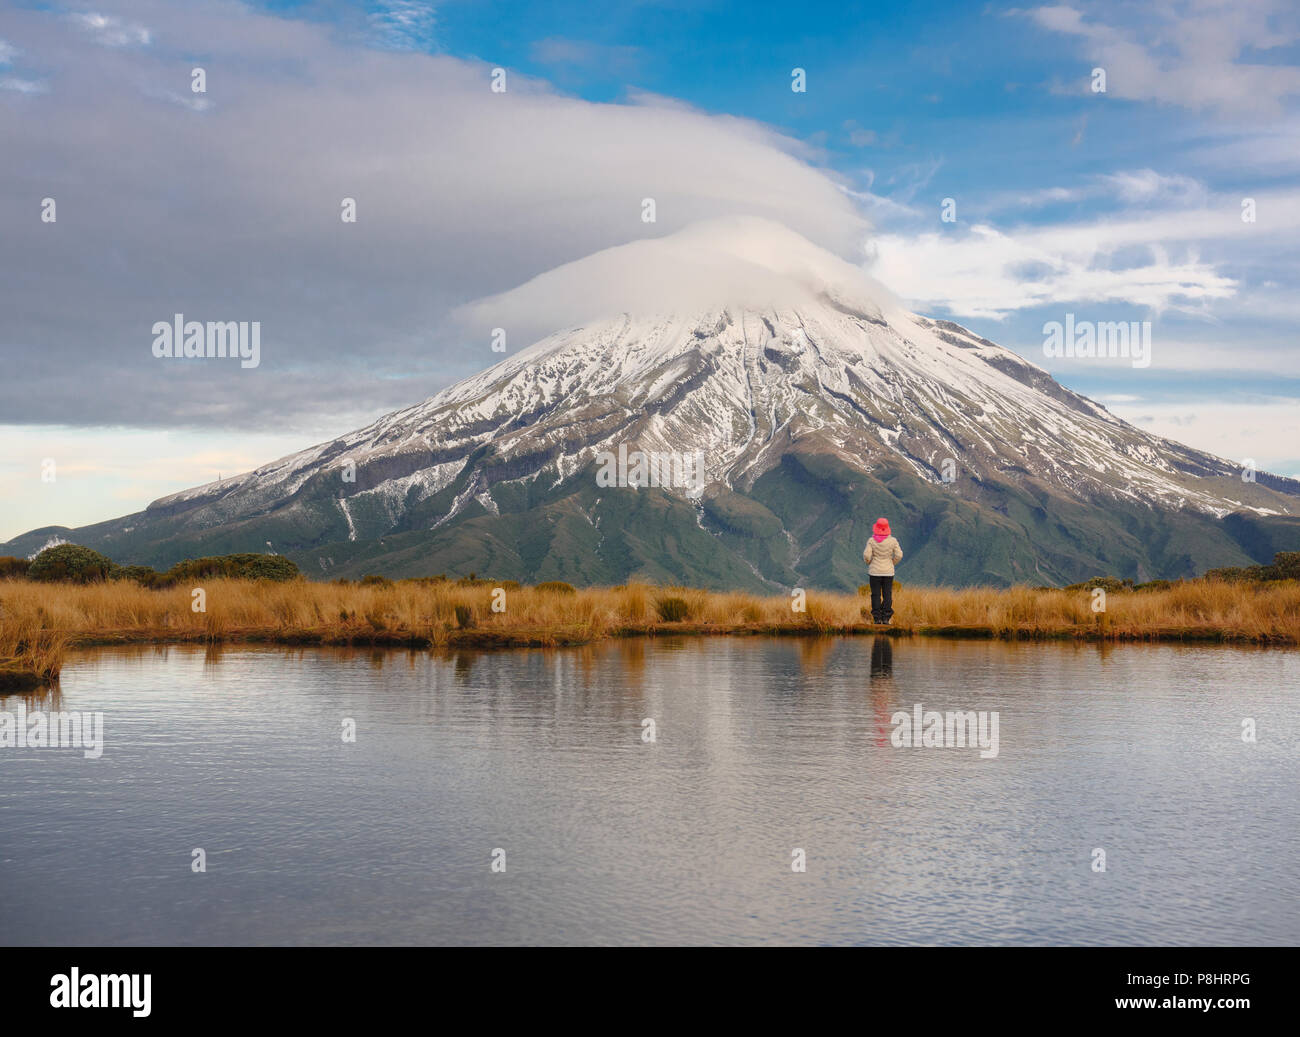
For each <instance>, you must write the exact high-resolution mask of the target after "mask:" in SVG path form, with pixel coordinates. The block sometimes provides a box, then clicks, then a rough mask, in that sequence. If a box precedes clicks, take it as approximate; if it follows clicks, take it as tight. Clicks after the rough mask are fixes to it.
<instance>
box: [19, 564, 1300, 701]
mask: <svg viewBox="0 0 1300 1037" xmlns="http://www.w3.org/2000/svg"><path fill="white" fill-rule="evenodd" d="M202 586H203V588H204V590H205V592H206V596H207V600H206V606H207V610H206V612H194V611H193V610H192V608H191V601H192V599H191V595H190V590H191V589H190V588H189V587H188V586H177V587H170V588H165V589H161V590H151V589H148V588H145V587H140V586H138V585H136V584H133V583H130V582H127V581H117V582H108V583H95V584H84V585H78V584H49V583H32V582H28V581H26V580H21V579H9V580H0V672H4V673H8V674H11V675H12V674H17V673H25V674H27V675H28V676H29V677H32V676H36V677H43V678H46V679H49V678H53V677H56V676H57V674H58V669H59V665H60V662H61V660H62V656H63V652H64V650H65V649H66V648H68V647H70V646H74V645H86V644H108V643H118V642H133V641H157V642H181V641H202V642H222V641H278V642H285V643H304V644H406V645H412V646H417V647H435V648H436V647H444V646H449V645H475V644H477V645H485V646H491V645H508V644H533V645H556V644H576V643H584V642H588V641H593V640H598V639H600V638H603V637H608V636H621V635H630V634H653V633H655V632H656V631H674V632H687V633H700V634H709V633H729V634H741V633H764V634H786V633H792V634H807V633H823V634H833V633H861V632H867V631H871V630H875V629H879V628H874V627H872V626H871V624H870V622H869V613H867V611H866V608H865V606H866V605H867V600H866V599H865V598H864V597H862V596H860V595H857V594H832V593H822V592H818V591H812V592H809V593H808V595H807V606H806V610H805V611H804V612H795V611H793V610H792V608H791V599H790V598H789V597H788V596H782V595H773V596H762V595H754V594H744V593H737V592H720V593H714V592H710V591H704V590H699V589H695V588H684V587H655V586H650V585H647V584H637V583H633V584H629V585H627V586H623V587H612V588H610V587H598V588H588V589H578V590H576V591H571V590H568V589H564V590H560V589H558V588H550V589H548V588H545V587H520V588H517V589H516V588H513V587H507V589H506V592H505V602H506V609H505V611H504V612H494V611H492V602H493V588H494V587H496V586H501V584H496V583H493V582H491V581H487V582H481V583H475V584H469V585H466V584H459V583H453V582H439V583H427V582H426V583H419V582H416V581H398V582H396V583H385V584H379V583H372V584H357V583H350V584H339V583H312V582H308V581H306V580H294V581H290V582H284V583H272V582H266V581H250V580H236V579H210V580H205V581H203V583H202ZM667 599H678V600H680V602H682V603H684V606H685V612H684V614H682V613H681V609H680V607H679V606H676V605H674V606H673V607H672V608H671V609H670V610H668V611H669V614H671V615H673V616H677V615H679V614H681V615H682V616H683V618H682V619H680V620H674V621H672V622H668V621H665V620H664V619H663V618H662V610H661V609H660V607H659V606H660V604H661V603H662V602H664V601H665V600H667ZM1091 603H1092V595H1091V594H1090V593H1089V592H1088V591H1086V590H1083V591H1080V590H1042V589H1033V588H1029V587H1012V588H1009V589H1005V590H999V589H994V588H981V587H976V588H968V589H963V590H949V589H944V588H918V587H913V586H911V585H908V586H906V587H903V588H900V589H899V590H898V591H896V593H895V596H894V608H895V626H894V628H893V629H892V630H891V632H892V633H895V634H901V635H907V634H931V635H948V636H975V637H1002V638H1013V637H1020V638H1087V639H1114V640H1180V639H1181V640H1211V641H1236V642H1253V643H1260V644H1269V643H1272V644H1300V583H1297V582H1296V581H1282V582H1276V583H1266V584H1247V583H1227V582H1221V581H1215V580H1191V581H1186V582H1182V583H1176V584H1173V585H1172V586H1170V587H1169V588H1166V589H1157V590H1144V591H1123V592H1113V593H1111V594H1109V595H1108V597H1107V601H1106V606H1107V610H1106V612H1105V613H1101V614H1097V613H1094V612H1093V611H1092V607H1091Z"/></svg>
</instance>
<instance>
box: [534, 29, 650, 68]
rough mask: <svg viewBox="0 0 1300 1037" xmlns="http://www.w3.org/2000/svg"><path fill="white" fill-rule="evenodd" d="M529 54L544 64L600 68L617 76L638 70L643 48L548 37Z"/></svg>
mask: <svg viewBox="0 0 1300 1037" xmlns="http://www.w3.org/2000/svg"><path fill="white" fill-rule="evenodd" d="M529 54H530V55H531V56H532V59H533V60H534V61H536V62H537V63H538V64H541V65H547V66H551V67H557V68H558V67H565V66H568V67H573V68H580V69H584V70H591V69H599V70H602V71H606V72H611V73H613V74H615V75H627V74H629V73H631V72H633V71H635V70H636V69H637V68H638V67H639V66H640V64H641V58H642V53H641V49H640V48H639V47H633V46H628V45H626V44H606V43H593V42H591V41H590V40H573V39H568V38H567V37H563V36H548V37H547V38H546V39H544V40H537V41H536V42H535V43H533V44H532V46H531V47H529Z"/></svg>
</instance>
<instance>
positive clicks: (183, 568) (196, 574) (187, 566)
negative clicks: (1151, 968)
mask: <svg viewBox="0 0 1300 1037" xmlns="http://www.w3.org/2000/svg"><path fill="white" fill-rule="evenodd" d="M298 575H299V573H298V567H297V566H296V565H294V564H293V562H291V561H289V559H287V558H285V557H284V556H283V555H262V554H233V555H213V556H211V557H207V558H187V559H186V560H185V561H183V562H177V563H176V564H175V565H173V566H172V567H171V568H170V569H168V570H167V571H166V572H165V573H163V574H162V576H160V577H159V579H158V583H159V585H162V586H172V585H174V584H177V583H192V582H194V581H195V580H206V579H212V578H213V577H217V578H221V577H225V578H227V579H232V580H277V581H280V580H292V579H295V578H297V576H298Z"/></svg>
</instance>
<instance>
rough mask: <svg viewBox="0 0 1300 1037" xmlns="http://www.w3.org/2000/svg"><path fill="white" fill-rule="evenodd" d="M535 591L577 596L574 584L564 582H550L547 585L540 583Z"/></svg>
mask: <svg viewBox="0 0 1300 1037" xmlns="http://www.w3.org/2000/svg"><path fill="white" fill-rule="evenodd" d="M533 589H534V590H539V591H547V592H549V593H551V594H577V593H578V592H577V591H576V590H575V589H574V586H573V584H571V583H565V582H564V581H562V580H550V581H548V582H546V583H539V584H538V585H537V586H536V587H534V588H533Z"/></svg>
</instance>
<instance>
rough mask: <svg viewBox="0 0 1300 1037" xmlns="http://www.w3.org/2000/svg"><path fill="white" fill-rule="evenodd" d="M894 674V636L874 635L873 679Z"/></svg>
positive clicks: (872, 655)
mask: <svg viewBox="0 0 1300 1037" xmlns="http://www.w3.org/2000/svg"><path fill="white" fill-rule="evenodd" d="M893 675H894V639H893V638H892V637H873V638H872V639H871V679H872V680H875V679H876V678H877V677H892V676H893Z"/></svg>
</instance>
